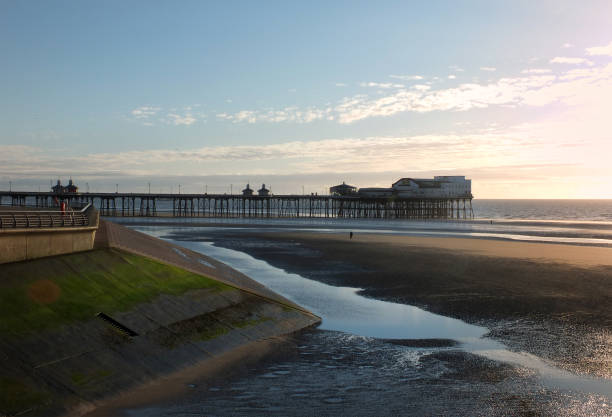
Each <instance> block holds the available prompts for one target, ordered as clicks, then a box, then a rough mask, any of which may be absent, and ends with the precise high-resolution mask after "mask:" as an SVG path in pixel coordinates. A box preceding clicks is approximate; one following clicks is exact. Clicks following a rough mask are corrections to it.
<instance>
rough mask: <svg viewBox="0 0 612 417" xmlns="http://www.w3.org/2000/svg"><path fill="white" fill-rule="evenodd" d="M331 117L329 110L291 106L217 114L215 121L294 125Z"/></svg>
mask: <svg viewBox="0 0 612 417" xmlns="http://www.w3.org/2000/svg"><path fill="white" fill-rule="evenodd" d="M329 117H333V116H331V110H330V109H316V108H306V109H299V108H298V107H295V106H291V107H285V108H284V109H281V110H273V109H269V110H262V111H258V110H241V111H239V112H237V113H234V114H230V113H219V114H217V119H219V120H227V121H231V122H232V123H249V124H253V123H258V122H267V123H282V122H294V123H310V122H313V121H315V120H319V119H325V118H329Z"/></svg>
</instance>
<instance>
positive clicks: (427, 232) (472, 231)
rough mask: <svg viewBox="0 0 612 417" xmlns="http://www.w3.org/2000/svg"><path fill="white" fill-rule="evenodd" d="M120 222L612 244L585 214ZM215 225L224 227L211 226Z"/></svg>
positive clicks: (603, 225) (609, 226)
mask: <svg viewBox="0 0 612 417" xmlns="http://www.w3.org/2000/svg"><path fill="white" fill-rule="evenodd" d="M113 221H116V222H118V223H124V224H127V225H130V224H134V223H137V224H140V223H145V224H151V225H155V224H158V223H167V222H172V223H173V224H174V225H176V227H180V226H181V225H184V226H185V227H190V228H194V227H193V225H198V224H201V225H203V226H205V225H210V224H215V225H216V224H220V225H227V226H228V227H232V228H234V230H239V229H240V228H241V227H242V226H241V225H243V224H245V223H248V224H249V226H248V229H249V230H250V231H260V232H266V231H269V232H274V231H310V232H317V233H347V232H348V231H349V230H352V231H355V232H356V233H388V234H400V235H416V236H442V237H467V238H487V239H503V240H518V241H532V242H551V243H566V244H578V245H593V246H606V247H612V222H603V221H598V222H596V221H583V220H545V219H544V220H542V219H540V220H521V219H510V220H505V219H502V220H499V219H496V220H483V219H481V220H469V221H468V220H466V221H457V220H453V221H434V220H432V221H415V220H370V219H241V218H232V219H216V218H148V219H141V218H121V217H117V218H113ZM208 228H209V229H211V230H223V229H224V228H225V227H224V226H221V227H215V226H208Z"/></svg>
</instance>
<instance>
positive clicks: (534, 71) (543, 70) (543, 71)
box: [521, 68, 552, 74]
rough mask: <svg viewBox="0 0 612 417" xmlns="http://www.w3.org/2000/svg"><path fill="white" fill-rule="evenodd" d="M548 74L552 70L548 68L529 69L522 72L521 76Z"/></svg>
mask: <svg viewBox="0 0 612 417" xmlns="http://www.w3.org/2000/svg"><path fill="white" fill-rule="evenodd" d="M550 72H552V70H551V69H548V68H530V69H524V70H522V71H521V74H548V73H550Z"/></svg>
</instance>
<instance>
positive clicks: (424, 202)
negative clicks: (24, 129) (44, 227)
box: [0, 191, 474, 219]
mask: <svg viewBox="0 0 612 417" xmlns="http://www.w3.org/2000/svg"><path fill="white" fill-rule="evenodd" d="M61 200H64V201H67V202H68V203H70V204H87V203H92V204H93V205H94V206H95V207H96V208H98V210H99V211H100V214H101V215H102V216H119V217H162V216H169V217H218V218H355V219H471V218H473V217H474V213H473V210H472V196H471V195H469V196H464V197H453V198H450V197H448V198H397V197H390V198H365V197H359V196H329V195H270V196H243V195H236V194H147V193H65V194H57V193H52V192H19V191H0V204H2V205H11V206H33V207H53V206H55V205H56V204H57V203H56V202H57V201H61Z"/></svg>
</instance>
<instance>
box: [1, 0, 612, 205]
mask: <svg viewBox="0 0 612 417" xmlns="http://www.w3.org/2000/svg"><path fill="white" fill-rule="evenodd" d="M611 16H612V2H610V1H609V0H601V1H597V0H593V1H589V0H585V1H580V2H577V1H573V0H572V1H564V0H556V1H547V0H542V1H533V0H530V1H521V0H517V1H490V0H483V1H478V0H472V1H467V0H466V1H456V0H453V1H435V0H434V1H411V2H407V1H397V2H395V1H381V2H367V1H332V2H330V1H308V2H287V1H261V2H253V1H222V2H220V1H214V2H213V1H209V2H205V1H187V0H184V1H180V2H168V1H128V2H126V1H104V2H94V1H87V0H82V1H17V0H15V1H10V0H0V57H1V60H0V189H8V188H9V187H12V189H23V190H38V189H41V190H43V191H44V190H47V189H48V188H49V183H50V181H53V182H55V181H57V179H61V180H62V181H63V182H67V180H68V178H69V177H72V178H73V179H74V181H75V182H76V183H77V185H79V186H80V187H81V190H82V191H86V190H90V191H100V192H102V191H115V190H117V189H118V190H119V191H122V192H128V191H132V192H142V191H146V190H148V187H149V184H151V190H152V191H155V192H158V191H161V192H170V191H177V190H178V187H179V184H180V186H181V190H182V192H184V193H188V192H193V193H196V192H205V191H207V192H209V193H224V192H227V193H229V192H238V191H239V190H240V189H242V188H244V186H245V185H246V183H247V182H249V183H250V184H251V185H252V188H257V187H259V186H260V185H261V184H262V183H265V184H266V185H267V186H269V187H271V188H272V192H273V193H275V194H284V193H298V194H301V193H302V192H305V193H315V192H316V193H319V194H320V193H324V192H326V190H327V189H328V188H329V187H330V186H332V185H335V184H338V183H341V182H342V181H346V182H347V183H350V184H352V185H356V186H358V187H374V186H379V187H387V186H390V184H391V183H393V182H394V181H396V180H397V179H398V178H401V177H413V178H427V177H431V176H433V175H466V176H467V177H468V178H471V179H472V191H473V194H474V196H475V198H612V163H610V159H611V158H610V156H611V155H612V122H611V120H612V24H610V17H611Z"/></svg>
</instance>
